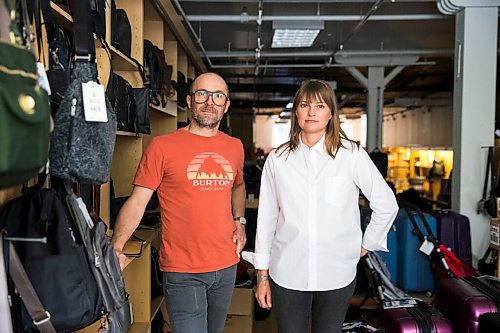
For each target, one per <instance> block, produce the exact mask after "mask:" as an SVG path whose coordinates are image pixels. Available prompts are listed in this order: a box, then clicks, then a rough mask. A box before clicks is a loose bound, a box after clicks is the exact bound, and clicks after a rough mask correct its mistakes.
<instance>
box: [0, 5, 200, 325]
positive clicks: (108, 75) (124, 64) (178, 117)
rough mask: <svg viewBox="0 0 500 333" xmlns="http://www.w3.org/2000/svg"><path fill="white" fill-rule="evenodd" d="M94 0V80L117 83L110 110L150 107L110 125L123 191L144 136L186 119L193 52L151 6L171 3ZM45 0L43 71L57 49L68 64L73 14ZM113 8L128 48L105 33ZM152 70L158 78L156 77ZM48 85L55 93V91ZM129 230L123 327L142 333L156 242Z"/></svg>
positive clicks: (1, 199) (151, 298)
mask: <svg viewBox="0 0 500 333" xmlns="http://www.w3.org/2000/svg"><path fill="white" fill-rule="evenodd" d="M41 3H42V2H41ZM96 3H100V4H101V5H102V4H104V3H105V4H106V6H107V7H108V8H106V10H105V11H104V10H103V11H101V12H100V13H101V14H102V13H104V14H105V15H101V17H105V28H106V29H105V31H106V32H105V34H103V33H102V30H101V31H100V32H99V31H98V30H95V22H94V31H97V34H99V36H101V37H98V36H97V34H96V33H94V44H95V48H96V60H97V69H98V74H99V77H100V80H101V83H102V84H103V85H104V86H105V87H106V88H109V87H111V88H110V89H112V88H114V87H116V84H117V82H119V83H118V84H119V85H120V89H118V90H114V89H113V92H112V96H111V98H110V95H109V94H108V91H106V96H107V97H108V99H109V100H110V102H111V105H112V106H113V108H114V109H115V110H116V106H117V105H116V104H115V103H117V101H120V102H125V104H126V105H129V102H130V101H131V99H132V98H133V99H134V100H135V102H136V103H139V102H137V101H138V100H139V101H140V103H141V108H142V109H143V110H144V109H147V110H148V111H149V113H148V114H147V116H148V117H149V119H146V118H141V119H140V120H141V121H139V123H144V124H146V123H148V124H149V127H148V126H146V125H144V126H143V127H140V126H139V127H138V120H137V119H138V117H137V115H131V114H130V113H129V112H125V114H121V115H118V124H119V127H118V129H117V131H116V142H115V145H114V150H113V151H112V153H113V157H112V163H111V172H110V174H111V178H113V180H114V187H115V192H116V195H117V196H120V197H122V196H129V195H130V194H131V192H132V190H133V185H132V184H133V178H134V175H135V172H136V169H137V167H138V165H139V162H140V159H141V157H142V153H143V152H144V150H145V149H146V147H147V145H148V144H149V142H150V141H151V140H152V139H153V138H154V137H156V136H158V135H162V134H167V133H170V132H173V131H175V130H176V129H177V126H178V122H185V121H187V110H186V103H185V99H186V96H187V94H188V93H189V85H190V80H192V78H194V76H195V68H194V65H193V63H194V60H193V59H194V58H193V59H191V58H189V56H188V55H187V53H186V52H185V51H184V49H183V46H184V45H185V44H184V43H182V42H180V41H178V33H177V32H176V33H173V32H172V31H171V30H170V26H169V24H171V21H170V20H167V19H165V13H163V14H162V15H160V14H159V13H158V12H157V9H156V8H157V7H156V6H155V3H156V5H157V3H164V4H168V6H171V5H170V2H167V1H164V0H143V1H136V0H113V1H100V0H99V1H97V2H96ZM48 4H49V5H47V6H46V7H45V9H47V10H46V11H45V12H43V14H44V15H43V17H42V20H43V21H42V22H43V23H44V27H45V28H42V29H41V30H43V32H42V36H43V37H42V40H44V41H46V43H43V48H42V52H43V53H42V55H43V60H44V62H45V66H46V70H49V71H50V70H51V69H52V66H54V63H53V61H54V60H55V59H56V58H59V59H61V58H62V57H61V55H62V56H64V55H65V57H66V59H65V60H66V61H68V63H65V64H64V68H65V69H67V68H70V66H69V55H70V52H69V51H68V50H70V49H71V41H72V39H73V37H72V30H73V17H72V15H71V14H70V13H71V11H70V10H69V9H68V8H67V7H66V6H65V5H64V1H50V2H48ZM113 6H114V8H115V10H116V11H117V12H119V16H120V19H121V20H123V22H125V23H127V21H128V24H125V25H123V24H120V27H123V26H126V27H128V28H127V29H125V30H127V31H125V35H127V34H128V35H129V38H130V39H131V41H130V42H129V43H128V45H130V46H129V47H123V45H122V44H120V43H119V44H117V43H115V42H114V36H113V34H112V31H111V30H112V29H111V27H112V26H113V25H112V22H111V21H112V17H113V15H112V8H113ZM47 12H48V13H50V14H51V18H52V21H53V23H55V24H54V25H53V26H57V28H56V29H55V30H56V31H57V32H58V38H59V37H61V38H62V40H57V42H58V43H59V42H61V43H62V44H64V46H66V49H67V50H65V52H66V53H65V54H62V53H57V54H55V53H54V51H55V50H60V48H56V47H54V45H53V44H52V45H51V44H50V43H47V39H46V38H44V37H47V35H44V34H43V33H46V31H45V29H47V27H48V25H49V24H47V22H48V20H47V21H46V20H45V18H46V16H45V14H47ZM75 17H77V15H75ZM172 19H173V20H174V22H175V20H178V21H179V22H178V23H177V26H182V23H181V22H180V19H179V18H178V16H177V15H175V17H173V18H172ZM101 22H102V21H101ZM129 29H130V30H129ZM176 29H178V27H177V28H176ZM59 33H60V34H59ZM103 36H104V37H103ZM102 40H105V41H106V43H105V44H107V45H108V48H107V49H106V48H105V47H103V45H102V44H101V43H102V42H101V41H102ZM46 44H47V45H46ZM57 46H59V44H58V45H57ZM55 56H56V57H55ZM191 56H193V53H191ZM193 57H194V56H193ZM149 63H157V65H156V66H157V67H153V66H148V65H149ZM61 64H62V63H61ZM56 65H58V64H56ZM94 66H95V65H94ZM148 67H149V68H148ZM65 74H66V73H65ZM155 75H156V76H157V77H156V78H155ZM158 76H159V77H163V78H160V79H159V80H158ZM144 78H146V79H147V80H148V82H147V86H148V88H150V89H152V91H153V92H152V93H148V92H147V91H144V90H143V88H144V86H145V85H144V83H145V82H144V81H145V80H144ZM166 78H168V79H166ZM155 79H156V80H155ZM51 88H52V87H51ZM106 88H105V89H106ZM52 91H53V92H54V89H53V90H52ZM141 96H142V97H144V96H148V97H149V98H150V101H149V102H144V100H145V99H143V98H141ZM54 105H58V104H53V106H54ZM56 108H57V107H56ZM111 135H112V133H111ZM19 192H20V188H15V189H13V190H12V192H11V191H0V206H1V205H2V204H4V203H5V202H6V201H7V200H9V199H11V198H13V197H16V196H18V195H19ZM99 193H100V207H101V209H100V217H101V218H102V220H103V221H104V222H105V223H106V224H107V225H108V226H110V206H109V198H110V183H104V184H102V186H101V187H100V192H99ZM134 235H135V236H136V237H137V238H138V239H141V240H140V241H138V240H137V239H131V240H130V241H129V242H128V243H127V247H126V250H125V251H126V252H127V253H128V254H129V255H130V256H129V257H128V259H127V261H126V265H125V268H124V270H123V276H124V279H125V288H126V291H127V292H128V293H129V294H130V298H129V300H130V304H131V305H132V313H133V320H134V323H133V325H132V326H131V327H130V329H128V330H127V332H144V333H149V332H151V330H152V328H151V324H150V322H151V320H152V319H153V317H154V316H155V314H156V313H157V312H158V311H159V310H160V308H161V309H162V310H163V308H164V307H165V304H164V297H163V295H162V293H161V288H160V293H159V294H158V293H157V292H158V287H157V286H156V287H155V286H152V285H153V282H152V280H151V278H152V276H151V268H152V262H151V260H152V259H151V252H152V248H153V246H154V245H156V246H157V247H159V242H160V230H159V229H158V228H157V229H153V230H137V231H136V232H135V233H134ZM157 272H158V270H157ZM156 280H158V278H157V279H156ZM155 291H156V292H155ZM162 312H163V311H162ZM100 326H101V323H100V321H99V320H98V321H97V322H95V323H94V324H91V325H90V326H87V327H85V328H84V329H81V330H79V331H78V332H84V333H87V332H96V331H98V329H99V328H100Z"/></svg>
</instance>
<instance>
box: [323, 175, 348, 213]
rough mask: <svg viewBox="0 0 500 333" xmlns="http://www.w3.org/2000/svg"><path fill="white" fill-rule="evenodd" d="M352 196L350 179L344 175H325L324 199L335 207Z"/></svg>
mask: <svg viewBox="0 0 500 333" xmlns="http://www.w3.org/2000/svg"><path fill="white" fill-rule="evenodd" d="M351 197H352V181H350V180H349V179H348V178H346V177H327V178H326V181H325V201H326V202H327V203H328V204H330V205H333V206H335V207H342V206H344V205H345V203H347V202H348V200H349V198H351Z"/></svg>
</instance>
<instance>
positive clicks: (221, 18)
mask: <svg viewBox="0 0 500 333" xmlns="http://www.w3.org/2000/svg"><path fill="white" fill-rule="evenodd" d="M174 1H177V0H174ZM363 18H364V16H363V15H263V16H262V17H261V18H260V19H261V20H262V21H334V22H347V21H359V20H361V19H363ZM184 19H185V20H189V21H191V22H237V23H240V22H241V15H187V18H184ZM444 19H450V16H447V15H441V14H393V15H372V16H370V17H369V18H368V19H367V20H368V21H422V20H444ZM257 20H259V16H257V15H248V21H249V22H251V21H257Z"/></svg>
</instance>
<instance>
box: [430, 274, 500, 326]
mask: <svg viewBox="0 0 500 333" xmlns="http://www.w3.org/2000/svg"><path fill="white" fill-rule="evenodd" d="M435 305H436V307H437V308H438V309H439V310H441V311H442V312H443V313H444V314H445V315H446V317H448V318H449V319H450V320H451V322H452V323H453V326H454V331H455V332H457V333H479V332H491V333H493V332H500V321H499V318H498V316H500V313H498V312H499V309H500V280H499V279H496V278H493V277H489V276H482V277H465V278H450V279H444V280H441V281H439V283H438V289H437V293H436V298H435ZM491 313H497V314H495V315H491ZM483 316H486V317H485V318H483ZM490 317H491V318H490ZM495 323H496V324H495ZM492 326H493V327H494V328H495V329H494V330H492V329H491V327H492ZM495 326H496V327H495ZM488 327H490V328H488Z"/></svg>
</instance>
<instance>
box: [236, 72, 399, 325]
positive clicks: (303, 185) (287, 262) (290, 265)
mask: <svg viewBox="0 0 500 333" xmlns="http://www.w3.org/2000/svg"><path fill="white" fill-rule="evenodd" d="M291 122H292V124H291V130H290V141H288V142H287V143H285V144H283V145H281V146H280V147H279V148H278V149H276V150H275V151H273V152H271V153H270V154H269V156H268V158H267V161H266V164H265V166H264V171H263V173H262V182H261V189H260V196H259V210H258V219H257V235H256V242H255V252H254V253H249V252H246V253H243V258H244V259H246V260H248V261H250V262H252V263H253V264H254V266H255V268H256V269H257V288H256V293H255V294H256V295H255V296H256V299H257V301H258V303H259V305H260V306H261V307H263V308H268V309H269V308H271V307H274V310H275V313H276V317H277V321H278V331H279V332H280V333H295V332H296V333H307V332H308V324H309V319H311V323H312V332H313V333H328V332H335V333H337V332H341V330H342V323H343V321H344V317H345V314H346V311H347V308H348V305H349V301H350V299H351V297H352V293H353V290H354V286H355V280H356V279H355V278H356V265H357V263H358V261H359V258H360V256H363V255H365V254H366V252H367V251H374V250H379V251H380V250H381V251H387V244H386V241H387V233H388V231H389V229H390V226H391V224H392V222H393V221H394V218H395V217H396V214H397V211H398V206H397V203H396V199H395V197H394V194H393V192H392V190H391V189H390V188H389V186H387V184H386V182H385V180H384V178H383V177H382V175H381V174H380V172H379V171H378V169H377V168H376V166H375V165H374V164H373V162H372V161H371V160H370V157H369V156H368V154H367V153H366V152H365V150H363V148H361V147H359V145H358V144H357V143H356V142H354V141H351V140H349V139H348V138H347V137H346V135H345V133H344V132H343V131H342V129H341V128H340V119H339V115H338V110H337V106H336V99H335V94H334V92H333V90H332V88H331V87H330V85H329V84H328V83H327V82H325V81H322V80H307V81H304V82H303V83H302V85H301V86H300V88H299V90H298V91H297V93H296V95H295V99H294V103H293V109H292V115H291ZM359 190H361V191H362V192H363V194H364V195H365V196H366V198H367V199H368V200H369V201H370V207H371V208H372V210H373V214H372V217H371V222H370V224H369V225H368V227H367V229H366V231H365V234H364V235H363V234H362V232H361V227H360V213H359V205H358V200H359Z"/></svg>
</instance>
